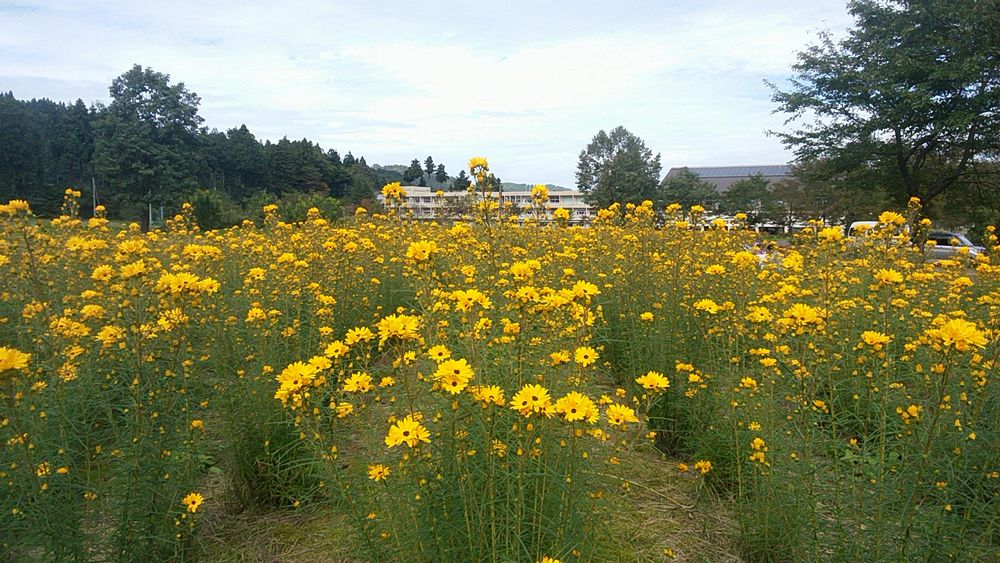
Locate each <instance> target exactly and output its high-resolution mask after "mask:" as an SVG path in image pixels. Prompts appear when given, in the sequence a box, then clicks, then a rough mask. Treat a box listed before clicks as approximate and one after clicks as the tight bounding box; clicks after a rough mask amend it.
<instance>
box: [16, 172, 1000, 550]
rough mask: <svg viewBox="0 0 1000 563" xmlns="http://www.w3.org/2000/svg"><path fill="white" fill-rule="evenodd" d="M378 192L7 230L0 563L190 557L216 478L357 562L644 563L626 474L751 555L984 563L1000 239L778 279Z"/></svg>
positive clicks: (688, 216)
mask: <svg viewBox="0 0 1000 563" xmlns="http://www.w3.org/2000/svg"><path fill="white" fill-rule="evenodd" d="M480 166H485V163H483V164H482V165H480ZM475 172H476V171H475V170H474V174H473V177H474V178H475V177H476V176H477V175H476V173H475ZM388 188H389V189H388V190H387V191H386V192H385V193H386V195H387V201H388V212H387V213H386V214H384V215H382V214H368V213H365V212H363V210H362V212H360V213H358V214H357V215H355V216H354V217H353V218H352V219H350V220H348V221H346V222H328V221H327V220H325V219H323V218H321V217H320V216H319V215H318V214H313V215H312V216H311V218H310V219H308V220H307V221H305V222H303V223H300V224H286V223H283V222H281V221H280V220H279V219H278V215H277V210H276V209H274V208H273V207H272V206H269V208H265V215H266V216H265V219H264V221H263V222H262V223H260V224H253V223H250V222H246V223H244V224H243V225H241V226H238V227H233V228H231V229H227V230H222V231H209V232H203V231H201V230H199V229H198V227H197V225H196V224H195V222H194V220H193V215H192V214H191V212H190V209H189V208H185V211H184V212H182V214H180V215H178V216H177V217H175V218H174V219H173V220H171V221H169V224H168V226H167V228H165V229H164V230H159V231H152V232H148V233H143V232H141V231H140V230H139V229H138V227H137V226H133V227H131V228H113V227H112V226H111V225H110V224H109V222H108V221H107V220H106V219H103V218H102V217H100V216H98V217H94V218H80V217H78V213H77V209H78V207H77V198H78V197H79V194H78V193H77V192H73V191H72V190H70V191H68V192H67V196H66V203H65V204H64V208H63V212H64V215H63V216H62V217H60V218H58V219H55V220H51V221H43V220H39V219H37V218H35V217H33V216H32V215H31V213H30V210H29V209H28V206H27V204H25V203H24V202H19V201H12V202H10V203H8V204H6V205H4V206H2V207H0V227H2V235H3V236H2V239H0V272H2V277H0V297H2V298H0V405H2V410H0V481H2V483H3V489H2V496H0V514H2V519H0V542H2V544H0V549H2V553H3V557H4V558H5V559H11V560H40V559H41V560H50V559H59V560H62V559H69V560H105V559H114V560H150V559H156V560H159V559H170V558H176V559H188V558H195V557H197V549H198V545H199V530H200V528H201V526H202V525H203V524H204V523H205V520H206V519H209V518H211V517H212V514H211V512H212V510H213V507H218V506H221V504H219V503H218V502H216V503H214V504H213V501H218V499H217V498H216V499H213V498H212V497H213V491H209V490H208V489H207V488H206V483H207V482H209V481H210V480H212V479H215V480H219V478H220V476H221V479H222V480H223V481H224V482H225V487H223V489H222V490H220V489H218V488H216V489H215V490H214V494H215V495H225V496H226V498H227V499H228V500H227V503H228V504H229V505H235V506H238V507H240V508H241V509H249V508H253V507H261V506H268V507H279V508H282V509H285V510H296V509H298V508H301V507H303V506H310V505H319V506H323V507H324V508H323V509H324V510H331V511H337V512H338V513H341V514H344V515H346V516H347V518H348V520H349V521H350V522H351V523H352V528H351V535H352V537H354V538H356V541H357V545H358V549H359V550H360V552H359V553H357V554H356V558H358V559H364V560H373V561H404V560H405V561H554V560H560V561H564V562H565V561H594V560H598V561H603V560H635V559H637V558H639V556H638V555H636V553H635V552H634V551H630V550H631V548H630V547H629V546H627V545H623V543H622V538H621V537H620V535H618V534H615V533H614V530H613V529H611V528H609V527H608V526H607V525H606V523H607V522H608V520H609V518H611V517H612V516H613V515H614V514H615V513H616V512H617V511H620V510H622V507H623V506H624V505H623V504H622V499H623V498H626V497H628V495H630V494H631V491H630V489H631V488H632V486H633V485H634V483H633V481H632V480H631V479H630V475H629V473H628V471H627V469H626V468H627V467H629V463H627V461H628V460H630V459H633V458H634V456H635V455H636V452H639V451H650V452H653V451H655V452H659V453H658V455H660V459H664V460H669V461H662V470H661V471H662V472H669V473H670V474H672V475H676V477H677V478H678V479H681V478H682V479H689V480H693V481H696V482H697V483H698V487H699V489H704V491H705V492H706V494H709V495H712V497H713V498H717V499H719V500H720V502H721V503H722V504H723V505H725V506H728V507H730V510H731V511H732V514H733V515H734V521H735V522H736V526H737V527H738V530H736V531H735V534H736V537H737V540H736V542H737V546H736V547H737V549H738V551H739V553H740V555H741V557H743V558H744V559H746V560H752V561H756V560H761V561H770V560H777V561H788V560H829V559H833V560H876V561H877V560H893V561H895V560H910V559H927V560H943V559H948V558H953V559H961V560H989V559H994V558H997V557H1000V453H998V452H1000V428H998V424H997V421H998V416H1000V388H998V382H997V365H998V357H997V355H998V352H1000V345H998V344H997V337H998V335H1000V328H998V327H1000V265H995V264H991V259H992V260H993V262H995V261H996V259H995V258H994V257H995V256H996V252H997V249H998V247H997V237H996V236H995V235H994V232H993V231H992V230H990V231H988V235H989V237H990V239H989V241H988V244H989V246H990V248H988V252H986V253H984V254H982V255H980V256H978V257H976V258H975V259H972V258H970V257H967V256H962V255H959V256H957V257H956V258H955V259H953V260H943V261H937V262H929V261H926V260H925V259H924V258H923V254H922V253H921V252H920V251H919V250H917V249H916V248H915V247H914V246H913V245H911V244H908V243H907V242H906V239H908V238H909V236H910V235H908V234H907V233H911V234H912V235H913V236H914V237H919V235H920V233H921V230H923V231H926V230H927V228H928V227H929V223H928V222H927V221H924V222H919V221H917V220H916V217H917V213H918V211H919V210H918V209H917V208H916V206H915V205H911V208H910V209H909V210H908V211H907V212H906V213H905V214H898V213H892V212H887V213H884V214H883V215H882V216H881V217H880V218H879V220H880V222H879V225H878V227H876V228H875V229H874V231H873V232H871V233H869V234H868V235H867V236H865V237H863V238H862V239H859V240H857V239H847V238H845V237H844V235H843V231H842V229H840V228H838V227H826V226H823V225H820V224H817V225H815V226H814V227H812V228H810V229H806V230H805V231H804V232H802V233H800V234H798V235H796V237H795V240H794V241H793V244H792V246H791V247H789V248H787V249H783V250H782V251H781V252H774V253H771V254H770V255H768V256H765V257H764V258H762V257H761V256H758V255H757V254H755V253H753V252H752V251H751V249H752V248H753V245H754V242H755V240H756V239H755V237H756V234H755V233H754V232H752V231H751V230H749V229H748V228H746V226H745V225H743V224H741V223H740V222H739V219H737V220H736V222H734V223H730V224H727V223H726V222H725V221H722V220H716V221H711V222H710V221H706V220H705V219H704V218H703V215H702V212H703V210H701V209H699V208H697V207H695V208H694V209H693V210H683V209H681V208H680V206H676V205H673V206H669V207H667V208H666V209H665V210H654V209H653V207H652V206H651V205H648V204H647V205H640V206H632V205H629V206H624V207H620V208H619V207H618V206H614V207H613V208H611V209H608V210H602V211H601V212H600V213H599V215H598V218H597V220H595V222H594V224H593V225H592V226H590V227H586V228H584V227H567V226H565V221H560V220H558V217H557V218H556V221H555V222H553V223H552V224H550V225H543V224H541V223H539V222H536V221H528V222H527V223H520V224H519V223H517V222H516V221H508V220H506V219H505V218H504V217H503V215H504V214H503V212H502V210H499V209H498V208H497V206H496V205H495V203H494V204H493V205H490V203H491V202H490V201H489V200H487V199H484V201H481V202H480V205H478V206H476V207H475V208H473V209H472V211H471V213H470V217H469V218H468V219H467V220H464V221H451V220H448V221H445V220H441V221H439V222H418V221H411V220H408V219H407V215H406V209H405V207H403V206H402V204H401V203H400V196H399V195H398V191H401V190H402V189H403V188H401V187H399V186H389V187H388ZM393 194H396V195H393ZM482 195H483V197H484V198H485V197H487V194H482ZM474 196H475V194H473V195H472V196H470V197H474ZM536 200H538V201H536V204H537V205H538V210H536V211H539V212H540V213H541V214H542V215H544V212H545V202H544V194H542V193H541V192H539V194H538V195H537V197H536ZM904 224H911V225H913V228H912V229H911V230H906V229H904ZM675 556H676V557H681V558H688V559H698V554H697V553H684V552H683V550H681V551H680V552H678V553H674V552H672V551H671V552H670V553H669V554H667V553H664V554H663V555H662V558H667V557H675ZM643 557H646V556H643Z"/></svg>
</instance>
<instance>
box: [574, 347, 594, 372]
mask: <svg viewBox="0 0 1000 563" xmlns="http://www.w3.org/2000/svg"><path fill="white" fill-rule="evenodd" d="M597 358H598V355H597V350H594V349H593V348H591V347H590V346H580V347H579V348H577V349H576V352H574V353H573V360H574V361H575V362H576V363H578V364H580V365H581V366H583V367H587V366H589V365H591V364H593V363H594V362H596V361H597Z"/></svg>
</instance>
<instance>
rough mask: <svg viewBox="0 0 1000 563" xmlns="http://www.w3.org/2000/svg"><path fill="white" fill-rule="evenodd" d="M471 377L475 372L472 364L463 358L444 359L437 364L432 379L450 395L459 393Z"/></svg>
mask: <svg viewBox="0 0 1000 563" xmlns="http://www.w3.org/2000/svg"><path fill="white" fill-rule="evenodd" d="M473 377H475V373H474V372H473V371H472V366H470V365H469V362H467V361H465V359H464V358H462V359H457V360H445V361H443V362H441V363H440V364H438V368H437V371H435V372H434V380H435V381H437V382H438V383H439V384H440V385H441V388H443V389H444V390H445V391H447V392H449V393H451V394H452V395H455V394H457V393H461V392H462V390H463V389H465V387H466V386H467V385H468V384H469V380H471V379H472V378H473Z"/></svg>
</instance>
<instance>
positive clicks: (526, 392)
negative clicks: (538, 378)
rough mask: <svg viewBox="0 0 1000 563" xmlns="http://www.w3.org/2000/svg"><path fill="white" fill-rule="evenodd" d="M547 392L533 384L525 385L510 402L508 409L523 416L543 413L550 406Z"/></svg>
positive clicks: (550, 399)
mask: <svg viewBox="0 0 1000 563" xmlns="http://www.w3.org/2000/svg"><path fill="white" fill-rule="evenodd" d="M551 401H552V398H551V397H550V396H549V390H548V389H546V388H544V387H542V386H541V385H536V384H533V383H528V384H525V386H524V387H522V388H521V390H520V391H518V392H517V393H516V394H515V395H514V397H513V398H511V400H510V408H512V409H514V410H516V411H518V412H520V413H521V414H522V415H524V416H529V415H531V413H545V412H546V411H547V410H548V409H549V407H550V406H551Z"/></svg>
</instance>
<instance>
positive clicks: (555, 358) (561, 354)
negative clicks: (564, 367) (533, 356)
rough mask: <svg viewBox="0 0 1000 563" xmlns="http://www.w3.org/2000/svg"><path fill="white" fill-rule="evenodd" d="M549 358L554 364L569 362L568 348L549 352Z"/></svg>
mask: <svg viewBox="0 0 1000 563" xmlns="http://www.w3.org/2000/svg"><path fill="white" fill-rule="evenodd" d="M549 359H550V360H552V365H553V366H558V365H561V364H565V363H569V352H567V351H566V350H560V351H558V352H552V353H551V354H549Z"/></svg>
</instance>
